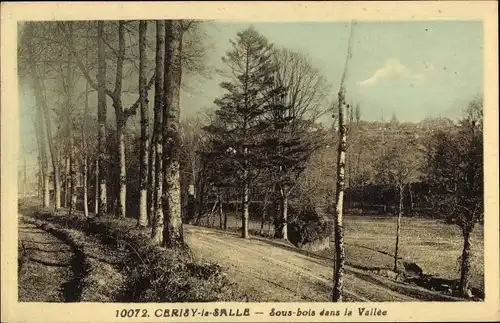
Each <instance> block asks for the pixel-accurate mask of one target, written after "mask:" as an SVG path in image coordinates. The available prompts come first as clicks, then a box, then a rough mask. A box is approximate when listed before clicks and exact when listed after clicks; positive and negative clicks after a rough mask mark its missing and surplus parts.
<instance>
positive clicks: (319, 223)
mask: <svg viewBox="0 0 500 323" xmlns="http://www.w3.org/2000/svg"><path fill="white" fill-rule="evenodd" d="M290 211H291V212H290V215H291V216H290V218H289V219H290V221H289V222H288V240H289V241H290V242H291V243H292V244H294V245H295V246H298V247H301V246H302V245H304V244H306V243H311V242H314V241H317V240H319V239H324V238H326V237H329V236H330V235H331V233H332V230H331V226H330V225H329V224H328V223H327V222H326V221H325V218H324V216H323V215H322V214H320V213H319V212H318V210H316V208H314V206H312V205H310V204H306V205H305V206H303V207H301V208H300V209H298V210H297V209H296V208H294V207H292V208H290Z"/></svg>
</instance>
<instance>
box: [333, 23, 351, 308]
mask: <svg viewBox="0 0 500 323" xmlns="http://www.w3.org/2000/svg"><path fill="white" fill-rule="evenodd" d="M353 28H354V23H353V22H352V23H351V30H350V34H349V40H348V45H347V58H346V62H345V65H344V73H343V74H342V78H341V80H340V90H339V94H338V107H339V109H338V122H339V129H338V131H339V139H340V140H339V144H338V157H337V189H336V203H335V227H334V232H335V270H334V277H333V280H334V286H333V297H332V299H333V301H334V302H342V283H343V280H342V279H343V275H344V262H345V251H344V229H343V223H342V215H343V206H344V204H343V203H344V187H345V154H346V149H347V129H346V122H345V107H346V99H345V95H346V88H345V84H344V82H345V78H346V75H347V67H348V63H349V59H350V58H351V56H352V54H351V46H352V45H351V44H352V38H353Z"/></svg>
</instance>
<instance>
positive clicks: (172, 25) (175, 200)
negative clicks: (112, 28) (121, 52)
mask: <svg viewBox="0 0 500 323" xmlns="http://www.w3.org/2000/svg"><path fill="white" fill-rule="evenodd" d="M165 29H166V33H165V34H166V36H165V83H164V84H165V86H164V91H165V110H164V111H163V113H164V115H163V123H164V127H163V129H164V133H163V138H164V149H163V153H164V156H163V157H164V158H163V161H164V162H163V166H164V174H163V188H164V194H163V195H164V205H165V206H166V217H165V220H166V221H165V229H164V237H163V244H164V246H166V247H170V248H173V247H180V246H183V245H184V237H183V229H182V213H181V211H182V206H181V190H180V176H179V145H180V133H179V131H180V129H179V117H180V106H179V103H180V102H179V99H180V86H181V80H182V57H181V54H182V32H181V30H180V29H181V26H180V21H178V20H167V21H166V23H165Z"/></svg>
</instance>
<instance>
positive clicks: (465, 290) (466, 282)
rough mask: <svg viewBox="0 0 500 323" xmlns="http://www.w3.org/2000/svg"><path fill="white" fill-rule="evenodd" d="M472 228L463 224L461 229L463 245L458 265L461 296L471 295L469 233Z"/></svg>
mask: <svg viewBox="0 0 500 323" xmlns="http://www.w3.org/2000/svg"><path fill="white" fill-rule="evenodd" d="M471 232H472V229H471V228H469V227H467V226H465V227H464V228H463V229H462V234H463V237H464V246H463V249H462V263H461V266H460V294H461V295H462V297H471V296H472V295H471V291H470V245H471V243H470V234H471Z"/></svg>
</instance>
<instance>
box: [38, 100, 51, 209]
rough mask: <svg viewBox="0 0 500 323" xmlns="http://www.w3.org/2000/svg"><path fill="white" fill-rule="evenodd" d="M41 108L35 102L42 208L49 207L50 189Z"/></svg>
mask: <svg viewBox="0 0 500 323" xmlns="http://www.w3.org/2000/svg"><path fill="white" fill-rule="evenodd" d="M42 110H43V108H42V106H41V104H40V102H37V106H36V124H35V129H36V134H37V136H36V138H37V142H38V149H39V159H40V177H41V181H40V184H41V190H42V200H43V207H48V206H49V205H50V187H49V161H48V158H47V146H46V143H45V131H44V130H45V129H44V122H43V117H42Z"/></svg>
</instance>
